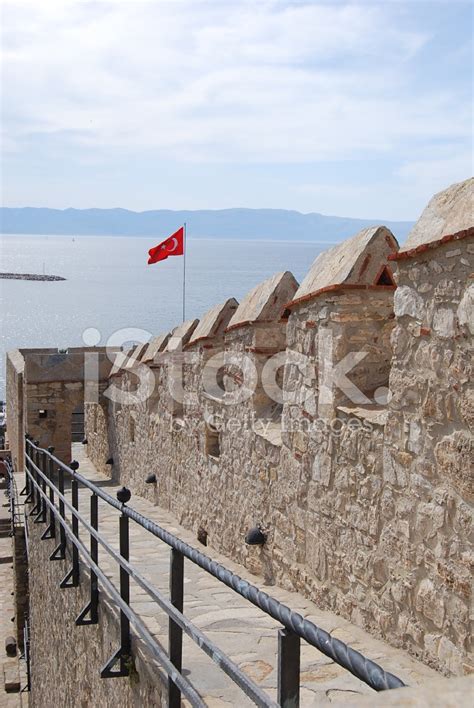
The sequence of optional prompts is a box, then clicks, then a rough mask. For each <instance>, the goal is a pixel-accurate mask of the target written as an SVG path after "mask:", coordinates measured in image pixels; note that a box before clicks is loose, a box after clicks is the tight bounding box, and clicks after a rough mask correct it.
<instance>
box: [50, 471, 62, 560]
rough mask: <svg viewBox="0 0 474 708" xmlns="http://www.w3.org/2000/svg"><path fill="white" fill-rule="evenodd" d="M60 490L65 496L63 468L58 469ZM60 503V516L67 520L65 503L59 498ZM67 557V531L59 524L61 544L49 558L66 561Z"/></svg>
mask: <svg viewBox="0 0 474 708" xmlns="http://www.w3.org/2000/svg"><path fill="white" fill-rule="evenodd" d="M58 490H59V493H60V494H62V495H64V470H63V468H62V467H58ZM58 499H59V502H58V505H59V515H60V517H61V518H62V519H65V518H66V513H65V510H64V502H63V500H62V499H61V497H58ZM65 557H66V531H65V529H64V527H63V525H62V524H59V544H58V545H57V546H56V548H55V549H54V551H53V552H52V553H51V555H50V556H49V560H64V559H65Z"/></svg>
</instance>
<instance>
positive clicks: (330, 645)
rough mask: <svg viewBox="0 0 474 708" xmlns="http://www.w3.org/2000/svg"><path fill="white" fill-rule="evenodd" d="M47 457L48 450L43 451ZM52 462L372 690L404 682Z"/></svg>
mask: <svg viewBox="0 0 474 708" xmlns="http://www.w3.org/2000/svg"><path fill="white" fill-rule="evenodd" d="M27 443H28V444H29V445H31V447H32V448H33V449H37V450H39V449H42V448H39V447H38V446H36V445H35V444H34V443H33V442H32V441H31V440H28V441H27ZM46 454H47V455H48V456H50V453H49V452H47V451H46ZM51 457H52V459H53V460H54V462H55V463H57V464H59V465H60V466H61V467H62V468H63V469H64V470H65V471H66V472H68V474H70V475H71V476H72V477H74V478H75V479H77V480H78V481H79V482H80V483H81V484H84V486H86V487H88V488H89V489H91V490H92V491H94V492H95V493H96V494H98V496H100V497H101V498H102V499H103V500H104V501H106V502H107V503H108V504H110V505H111V506H113V507H115V508H116V509H118V510H119V511H121V512H122V513H123V514H125V515H126V516H128V517H129V518H130V519H132V520H133V521H135V522H136V523H137V524H139V525H140V526H142V527H143V528H144V529H146V530H147V531H149V532H150V533H151V534H153V535H154V536H156V537H157V538H159V539H160V540H161V541H164V543H166V544H167V545H168V546H170V547H171V548H175V549H176V550H177V551H179V552H180V553H182V554H183V555H184V556H185V557H186V558H188V559H189V560H190V561H192V562H193V563H195V564H196V565H198V566H199V567H200V568H202V569H203V570H205V571H207V572H208V573H209V574H210V575H212V576H214V577H215V578H217V580H220V582H222V583H224V585H227V587H230V588H232V590H235V592H237V593H238V594H239V595H241V596H242V597H244V598H245V599H246V600H248V601H249V602H251V603H252V604H253V605H255V606H256V607H258V608H259V609H261V610H263V612H265V613H266V614H268V615H270V617H273V619H275V620H276V621H277V622H280V623H281V624H282V625H283V626H284V627H286V628H287V629H290V630H292V631H293V632H295V633H296V634H297V635H298V636H299V637H301V638H302V639H304V640H305V641H306V642H308V644H311V645H312V646H314V647H315V648H316V649H318V650H319V651H320V652H321V653H323V654H325V655H326V656H328V657H329V658H330V659H332V660H333V661H335V662H336V663H337V664H339V665H340V666H342V667H343V668H345V669H347V670H348V671H350V672H351V673H352V674H353V675H354V676H356V677H357V678H358V679H360V680H361V681H363V682H364V683H366V684H367V685H368V686H371V688H373V689H375V690H376V691H385V690H387V689H392V688H401V687H403V686H405V685H406V684H405V683H404V682H403V681H402V680H401V679H400V678H398V676H395V675H394V674H392V673H390V672H388V671H385V670H384V669H383V668H382V667H381V666H380V665H379V664H377V663H376V662H374V661H372V660H371V659H368V658H367V657H366V656H364V655H363V654H361V653H360V652H358V651H356V650H355V649H352V648H351V647H350V646H348V645H347V644H345V643H344V642H342V641H341V640H340V639H337V638H336V637H333V636H331V634H330V633H329V632H326V631H325V630H324V629H321V628H320V627H318V626H317V625H315V624H314V623H313V622H311V621H310V620H306V619H305V618H304V617H302V615H300V614H299V613H298V612H293V610H291V609H290V608H289V607H287V606H286V605H284V604H283V603H281V602H279V600H277V599H276V598H274V597H271V596H270V595H268V594H267V593H266V592H263V591H262V590H259V588H257V587H256V586H255V585H251V584H250V583H249V582H247V581H246V580H244V579H243V578H241V577H240V576H238V575H236V574H235V573H233V572H232V571H230V570H228V569H227V568H226V567H225V566H223V565H221V564H220V563H217V562H216V561H213V560H212V559H211V558H209V556H206V555H204V554H203V553H201V552H200V551H198V550H197V549H196V548H193V547H192V546H189V545H188V544H187V543H185V542H184V541H182V540H181V539H180V538H178V537H177V536H174V535H173V534H171V533H170V532H169V531H166V529H163V528H162V527H161V526H159V525H158V524H157V523H155V522H154V521H151V520H150V519H147V518H146V517H145V516H142V514H140V513H139V512H137V511H135V510H134V509H132V508H130V507H128V506H126V505H124V504H121V503H120V502H118V501H117V500H116V499H114V498H113V497H111V496H110V495H109V494H107V493H106V492H103V491H102V490H101V489H100V488H99V487H96V486H95V485H94V484H93V483H92V482H90V481H89V480H88V479H86V478H85V477H83V476H82V475H81V474H79V473H78V472H75V471H73V470H71V469H70V468H69V467H68V466H67V465H65V464H64V463H62V462H61V461H60V460H58V459H57V458H56V457H54V456H52V455H51Z"/></svg>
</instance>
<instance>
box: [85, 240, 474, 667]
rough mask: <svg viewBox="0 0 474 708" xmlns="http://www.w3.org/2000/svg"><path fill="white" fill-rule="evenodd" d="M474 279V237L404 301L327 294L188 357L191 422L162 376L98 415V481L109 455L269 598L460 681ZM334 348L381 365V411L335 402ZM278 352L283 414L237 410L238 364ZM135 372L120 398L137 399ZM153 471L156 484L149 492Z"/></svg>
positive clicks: (253, 406) (440, 253)
mask: <svg viewBox="0 0 474 708" xmlns="http://www.w3.org/2000/svg"><path fill="white" fill-rule="evenodd" d="M395 265H396V264H395V263H393V264H392V267H395ZM473 265H474V264H473V238H472V236H471V237H468V238H464V239H462V240H459V241H458V242H456V244H455V245H454V246H453V245H452V244H451V245H449V244H440V245H438V246H437V247H436V248H435V249H432V250H429V251H426V252H423V253H421V254H420V255H417V254H415V255H412V256H411V257H410V258H403V259H401V260H399V261H398V275H397V280H398V289H397V290H395V287H393V286H390V285H381V286H377V287H376V286H374V287H366V288H357V287H355V288H354V287H352V288H351V287H347V288H341V289H338V290H337V291H335V292H325V293H321V294H319V295H316V296H315V297H314V298H310V299H308V300H305V301H304V302H300V303H298V301H295V305H294V306H291V308H290V312H289V314H288V312H287V313H286V317H287V318H288V319H287V321H286V320H284V321H281V320H279V319H278V318H276V317H275V318H274V320H273V323H272V321H269V322H265V323H259V322H257V321H256V322H246V323H243V324H242V325H241V326H239V327H238V328H236V329H233V328H231V329H230V330H229V331H227V332H224V333H223V334H222V336H221V337H220V338H216V339H215V340H214V344H213V340H212V338H211V339H209V340H208V341H207V343H206V347H207V348H205V347H204V346H203V345H196V346H193V345H192V344H191V345H189V344H188V345H187V346H185V348H184V351H185V353H188V355H189V354H191V353H192V354H193V356H194V359H193V360H191V361H190V362H189V363H187V364H185V366H184V369H183V371H184V373H183V374H182V377H183V379H182V380H183V382H184V386H185V388H186V389H187V390H188V393H189V396H188V399H185V402H184V404H183V405H182V406H179V405H178V406H177V407H176V404H175V403H173V401H172V397H171V396H170V393H169V386H170V377H172V376H173V377H174V378H175V377H176V374H170V370H171V369H170V367H168V366H167V364H166V363H155V362H152V363H151V370H152V372H153V377H154V380H155V381H156V388H155V389H154V391H153V394H152V395H151V397H150V398H149V399H148V400H145V401H137V402H135V403H132V404H131V405H123V404H117V403H115V404H114V403H111V402H109V403H108V404H107V403H104V402H103V401H102V403H101V406H99V407H98V406H87V410H86V426H87V430H86V437H87V439H88V443H89V444H88V454H89V456H90V457H91V458H92V460H93V461H94V462H95V463H96V464H98V465H99V466H101V465H103V463H104V459H105V458H106V456H107V457H108V456H112V457H113V460H114V464H113V467H112V471H111V474H113V475H114V476H115V477H116V478H118V479H120V480H121V482H123V483H124V484H126V485H128V486H130V487H131V489H132V491H133V492H134V493H137V494H141V495H144V496H146V497H148V498H150V499H152V500H153V501H155V503H157V504H159V505H161V506H164V507H166V508H168V509H171V510H172V511H173V512H174V513H175V514H176V516H177V517H178V519H179V521H180V522H181V523H182V524H184V525H185V526H187V527H189V528H192V529H194V531H195V533H196V536H199V537H200V538H201V539H203V538H205V539H207V543H208V544H209V545H211V546H212V547H214V548H216V549H217V550H219V551H222V552H224V553H226V554H227V555H229V556H230V557H232V558H234V559H236V560H238V561H239V562H242V563H244V564H246V565H247V567H248V568H249V569H251V570H254V571H255V572H261V573H263V574H264V576H265V577H266V579H267V582H268V583H270V584H271V583H274V582H278V583H279V584H283V585H285V586H287V587H289V588H290V587H291V588H295V589H297V590H300V591H303V592H304V593H306V594H307V595H308V596H309V597H311V599H313V600H316V601H317V602H318V603H319V604H320V605H321V606H323V607H327V608H330V609H333V610H335V611H336V612H338V613H340V614H341V615H343V616H345V617H348V618H350V619H351V620H352V621H354V622H356V623H358V624H359V625H361V626H364V627H365V628H367V629H369V630H370V631H372V632H373V633H375V634H378V635H381V636H383V637H385V638H386V639H388V640H389V641H390V642H392V643H393V644H396V645H401V646H404V647H406V648H408V649H409V650H410V651H411V652H412V653H414V654H415V655H417V656H419V657H421V658H423V659H424V660H425V661H427V662H429V663H431V664H432V665H434V666H436V667H438V668H440V669H441V670H443V671H445V672H446V673H453V674H462V673H464V672H466V671H468V670H469V668H468V666H469V646H468V637H469V620H468V612H469V605H470V594H469V591H470V588H469V572H470V566H469V563H470V562H472V556H471V555H470V551H469V548H470V546H469V545H468V544H469V509H470V507H469V504H470V503H472V496H471V495H472V488H471V483H470V481H469V465H470V463H472V437H471V436H470V433H469V427H470V426H471V425H472V399H471V398H470V396H472V390H470V389H469V387H468V381H469V375H470V373H471V372H470V366H471V357H472V348H471V347H472V337H471V335H472V330H471V331H469V328H468V322H467V320H468V317H471V318H472V286H471V290H468V288H469V276H470V273H472V270H473ZM394 291H395V302H394ZM469 293H471V295H469ZM469 298H471V300H470V299H469ZM471 322H472V321H471ZM328 347H329V348H331V349H332V352H333V355H334V358H335V360H336V361H339V360H340V359H342V358H343V357H344V356H345V355H346V354H347V353H349V352H351V351H365V352H367V355H366V357H365V358H364V359H362V360H361V361H360V363H358V364H357V365H356V366H355V367H354V368H353V369H352V371H351V373H350V380H351V381H353V382H354V383H356V384H357V385H358V386H359V388H360V389H361V391H362V392H363V394H364V396H365V398H366V399H367V400H362V401H360V402H356V403H354V402H353V401H350V400H349V399H348V398H347V396H345V394H344V392H342V391H341V390H339V389H337V390H336V391H335V395H334V398H333V400H332V401H330V402H329V403H328V402H327V398H326V397H325V396H324V395H322V394H323V393H324V391H322V385H323V387H324V385H325V379H324V375H323V377H322V378H321V371H322V369H323V368H324V366H325V361H326V359H327V357H328ZM277 351H280V352H283V353H282V356H283V359H282V361H283V363H284V366H283V368H282V371H280V372H279V376H280V379H281V376H283V379H284V381H285V396H286V398H285V400H284V401H283V403H282V404H280V405H276V406H273V408H272V407H271V406H270V407H268V406H267V401H266V396H265V394H264V392H262V390H261V388H258V389H257V392H256V394H254V395H253V396H251V397H250V398H248V399H247V400H246V401H245V402H242V403H239V404H237V405H227V404H228V403H229V401H228V400H227V399H228V397H229V395H231V394H232V389H233V388H239V386H240V387H241V386H242V380H243V378H244V374H245V371H244V372H243V371H242V370H240V371H239V369H238V367H237V368H236V367H235V366H234V364H233V361H234V359H233V355H234V354H236V353H240V354H245V355H246V356H247V357H248V359H247V360H246V361H250V362H252V363H253V365H255V366H256V368H257V369H258V370H259V371H261V370H262V368H263V366H264V365H265V362H266V360H268V358H269V357H270V356H271V355H273V354H274V353H275V352H277ZM218 352H222V355H223V359H224V362H226V365H225V369H224V371H225V376H224V380H225V383H226V390H227V393H225V394H222V395H221V396H212V395H209V394H208V393H206V392H205V391H203V390H202V370H203V365H204V363H205V362H206V361H207V360H208V359H209V357H210V356H212V355H213V354H215V353H218ZM302 357H303V359H302ZM165 361H166V357H165ZM137 366H142V365H141V364H137ZM249 366H250V367H251V365H250V364H249ZM134 371H135V372H136V371H137V368H135V369H133V368H132V369H131V370H129V371H126V372H122V373H119V375H117V376H116V377H114V379H113V384H114V385H115V386H117V388H119V389H120V390H121V391H126V392H127V393H128V394H132V395H133V392H134V390H136V387H137V381H138V379H137V373H134ZM282 372H283V374H282ZM388 386H390V396H391V400H390V401H389V402H386V398H387V393H388V391H387V387H388ZM191 392H193V394H194V395H193V396H191ZM390 396H389V398H390ZM106 406H107V407H106ZM94 408H96V409H97V411H98V412H97V414H96V413H94ZM95 415H97V419H98V420H100V424H99V425H97V423H96V428H95V432H94V430H93V429H92V423H91V421H92V420H93V419H94V416H95ZM209 422H212V424H213V425H212V427H210V426H209V425H208V423H209ZM216 422H217V425H216ZM106 423H107V425H106ZM232 426H234V429H233V428H232ZM239 426H240V427H239ZM216 428H217V430H216ZM219 429H220V431H219ZM216 445H217V448H216ZM153 473H154V474H155V475H156V483H146V482H145V479H146V477H147V476H148V475H150V474H153ZM256 524H261V525H262V527H263V528H264V530H265V531H266V533H267V542H266V544H265V545H264V546H263V547H262V548H255V547H250V546H247V545H246V544H245V542H244V537H245V534H246V532H247V531H248V530H249V529H250V528H251V527H253V526H255V525H256ZM203 532H204V535H203Z"/></svg>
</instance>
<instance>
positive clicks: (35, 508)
mask: <svg viewBox="0 0 474 708" xmlns="http://www.w3.org/2000/svg"><path fill="white" fill-rule="evenodd" d="M34 444H35V445H36V448H35V449H34V450H33V453H32V455H33V463H34V464H35V465H36V467H39V450H38V449H37V447H38V445H39V440H35V441H34ZM31 475H32V477H33V487H32V490H31V492H32V496H31V501H32V503H33V507H32V509H30V513H29V516H34V515H35V514H37V513H38V510H39V505H40V502H41V496H40V493H39V491H38V488H37V484H38V473H37V471H36V469H35V468H34V467H33V468H32V470H31Z"/></svg>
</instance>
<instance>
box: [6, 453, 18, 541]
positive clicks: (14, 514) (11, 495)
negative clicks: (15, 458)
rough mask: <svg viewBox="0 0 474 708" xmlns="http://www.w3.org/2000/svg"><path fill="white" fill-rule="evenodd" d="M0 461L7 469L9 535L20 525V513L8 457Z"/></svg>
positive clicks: (11, 466)
mask: <svg viewBox="0 0 474 708" xmlns="http://www.w3.org/2000/svg"><path fill="white" fill-rule="evenodd" d="M2 462H3V464H4V466H5V468H6V470H7V478H8V479H7V497H8V502H9V506H10V524H11V535H12V536H14V535H15V531H16V529H17V528H19V527H21V515H20V508H19V504H18V490H17V486H16V480H15V475H14V471H13V465H12V463H11V460H10V458H8V457H6V458H5V459H4V460H2Z"/></svg>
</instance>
